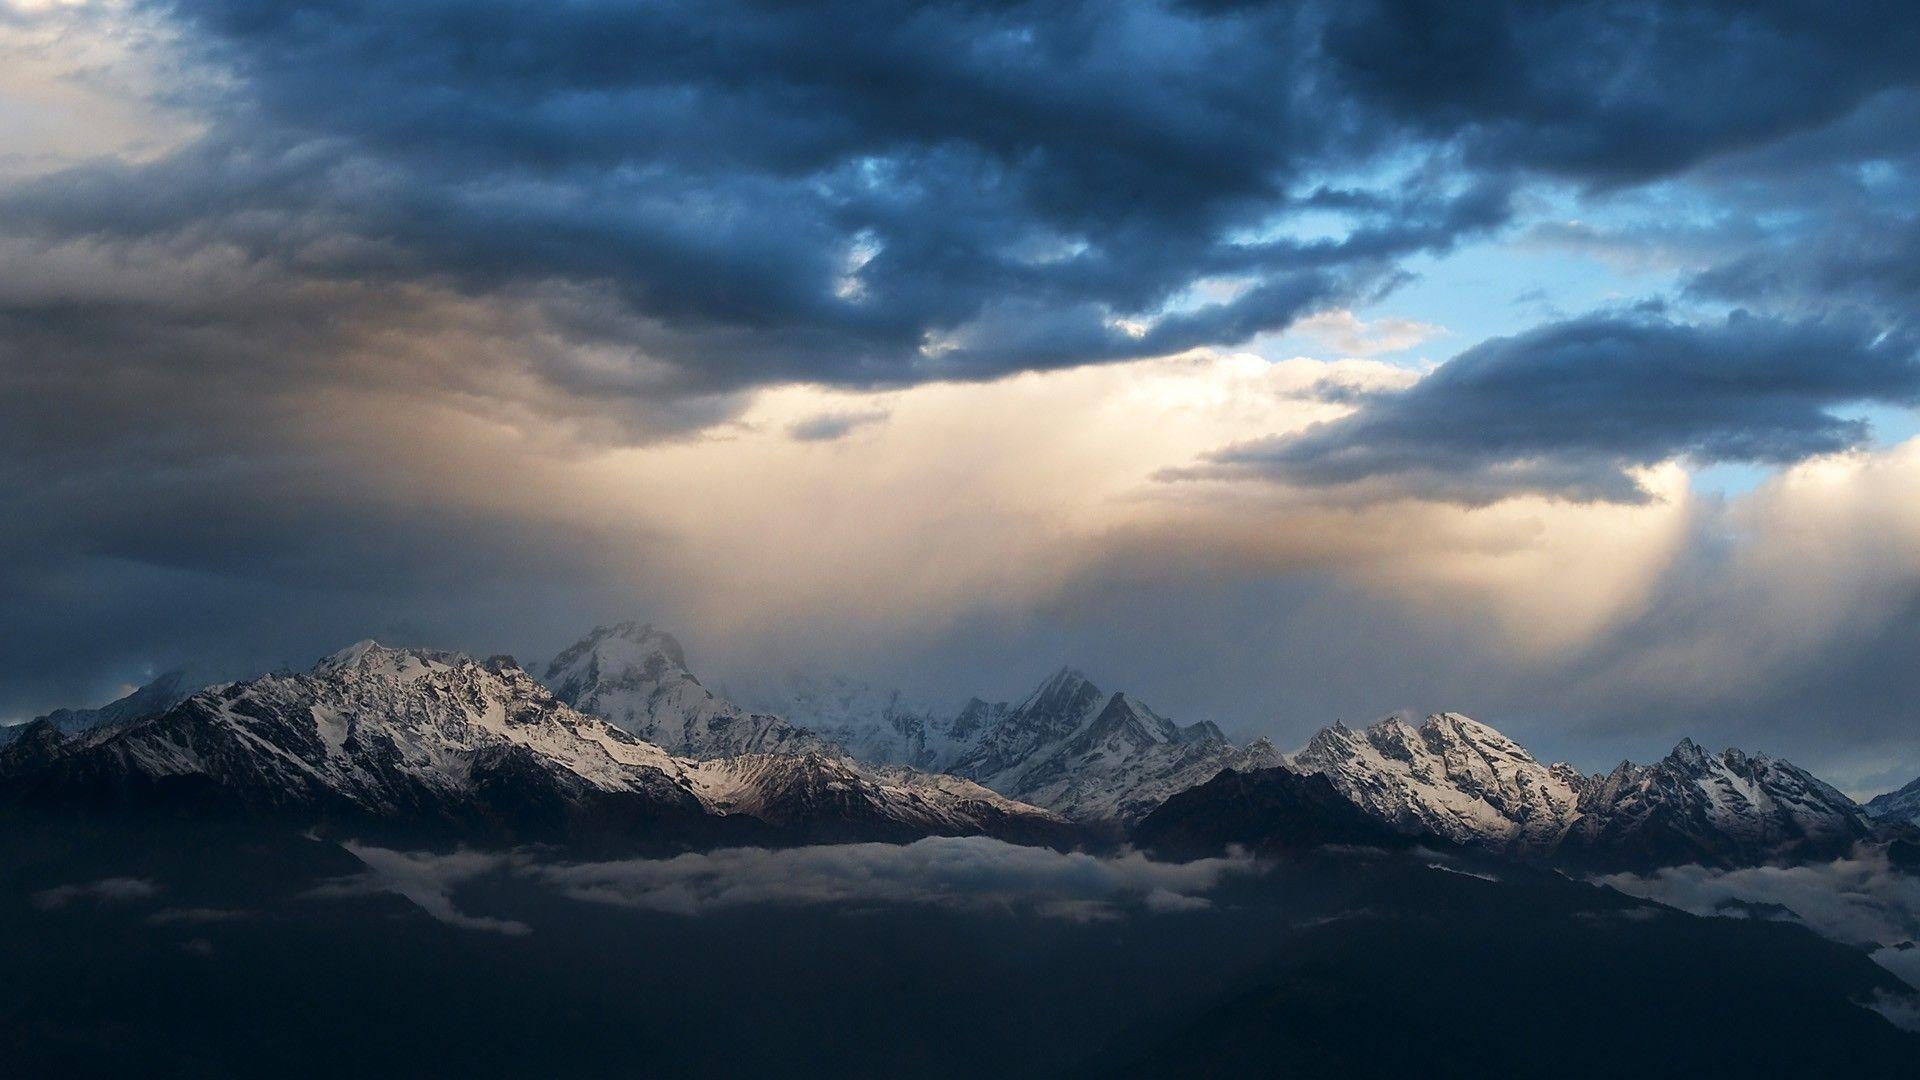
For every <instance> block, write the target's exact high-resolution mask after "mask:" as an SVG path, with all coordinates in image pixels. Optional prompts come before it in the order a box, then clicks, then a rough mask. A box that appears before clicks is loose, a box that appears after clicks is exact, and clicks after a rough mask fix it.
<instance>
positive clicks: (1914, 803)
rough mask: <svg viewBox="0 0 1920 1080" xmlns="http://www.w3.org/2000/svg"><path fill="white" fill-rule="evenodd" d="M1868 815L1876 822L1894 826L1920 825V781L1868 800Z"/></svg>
mask: <svg viewBox="0 0 1920 1080" xmlns="http://www.w3.org/2000/svg"><path fill="white" fill-rule="evenodd" d="M1866 809H1867V815H1868V816H1869V817H1872V818H1873V819H1874V820H1875V821H1884V822H1887V823H1889V824H1893V825H1920V780H1915V781H1914V782H1913V783H1911V784H1908V785H1907V786H1906V787H1903V788H1901V789H1900V790H1899V791H1889V792H1887V793H1886V794H1885V795H1875V796H1874V797H1873V798H1871V799H1868V800H1867V807H1866Z"/></svg>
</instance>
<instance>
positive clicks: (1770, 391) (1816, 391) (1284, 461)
mask: <svg viewBox="0 0 1920 1080" xmlns="http://www.w3.org/2000/svg"><path fill="white" fill-rule="evenodd" d="M1915 350H1916V342H1915V340H1914V339H1913V338H1912V337H1911V336H1909V335H1906V334H1901V333H1890V332H1882V331H1878V330H1876V329H1875V328H1874V327H1873V326H1872V325H1871V324H1867V323H1863V322H1860V321H1849V320H1842V319H1838V318H1835V319H1829V320H1820V321H1801V322H1788V321H1782V320H1777V319H1770V318H1764V317H1760V316H1754V315H1749V314H1746V313H1744V312H1735V313H1734V314H1732V315H1730V316H1728V317H1727V319H1726V320H1725V321H1723V322H1719V323H1705V324H1688V323H1679V322H1674V321H1672V320H1670V319H1667V318H1665V317H1662V316H1659V315H1653V314H1646V315H1638V316H1636V315H1613V314H1599V315H1590V316H1587V317H1584V318H1580V319H1574V320H1569V321H1567V322H1561V323H1555V324H1550V325H1547V326H1543V327H1540V328H1538V329H1535V330H1531V331H1528V332H1527V333H1525V334H1521V335H1518V336H1516V337H1511V338H1497V339H1494V340H1491V341H1488V342H1484V343H1482V344H1480V345H1476V346H1474V347H1473V348H1471V349H1469V350H1467V351H1466V352H1464V353H1461V354H1460V355H1459V356H1456V357H1454V358H1453V359H1452V360H1449V361H1448V362H1447V363H1445V364H1442V365H1441V366H1440V367H1438V368H1436V369H1435V370H1434V371H1433V372H1432V373H1431V374H1429V375H1427V376H1426V377H1424V378H1422V379H1421V380H1420V381H1419V382H1418V383H1416V384H1415V385H1413V386H1411V387H1409V388H1407V389H1406V390H1404V391H1401V392H1399V393H1397V394H1390V395H1381V396H1378V397H1376V398H1373V399H1371V400H1368V401H1366V402H1364V403H1362V404H1361V405H1360V407H1359V408H1358V409H1356V410H1355V411H1354V412H1353V413H1352V414H1351V415H1349V416H1345V417H1342V418H1340V419H1338V420H1332V421H1328V422H1326V423H1324V424H1321V425H1319V426H1317V427H1315V428H1312V429H1310V430H1308V431H1305V432H1302V433H1300V434H1298V435H1292V436H1282V437H1278V438H1272V439H1265V440H1258V441H1254V442H1249V443H1242V444H1239V445H1236V446H1232V447H1229V448H1228V449H1225V450H1221V451H1218V452H1216V453H1214V454H1212V455H1211V456H1210V457H1209V459H1208V461H1207V464H1205V465H1203V466H1201V467H1199V468H1198V469H1195V470H1190V471H1188V472H1186V473H1184V474H1177V475H1185V476H1201V477H1209V476H1220V477H1229V478H1231V477H1243V476H1244V477H1259V478H1264V479H1268V480H1272V481H1276V482H1280V483H1287V484H1294V485H1301V486H1308V487H1341V488H1356V489H1363V490H1365V491H1368V492H1372V493H1376V494H1378V495H1380V496H1383V497H1420V498H1433V499H1448V500H1458V501H1461V502H1466V503H1469V504H1484V503H1490V502H1495V501H1498V500H1500V499H1502V498H1506V497H1508V496H1511V495H1513V494H1516V493H1521V492H1533V493H1540V494H1546V495H1552V496H1556V497H1561V498H1567V499H1573V500H1580V501H1586V500H1605V501H1616V502H1634V501H1640V500H1643V499H1645V498H1647V497H1648V496H1649V492H1648V491H1647V489H1646V487H1645V486H1644V484H1643V483H1642V481H1641V479H1640V478H1639V476H1637V475H1636V470H1641V469H1646V468H1648V467H1650V466H1653V465H1656V464H1658V463H1661V462H1665V461H1669V460H1673V459H1675V458H1685V459H1687V460H1689V461H1692V462H1696V463H1703V464H1705V463H1717V462H1758V463H1764V464H1773V465H1778V464H1785V463H1791V462H1796V461H1801V460H1804V459H1806V458H1810V457H1815V456H1818V455H1821V454H1831V453H1835V452H1838V451H1841V450H1846V449H1849V448H1851V447H1854V446H1857V445H1859V444H1860V443H1862V442H1863V441H1864V440H1865V439H1866V437H1867V433H1868V429H1867V426H1866V424H1865V423H1864V422H1863V421H1860V420H1856V419H1845V418H1842V417H1840V416H1838V415H1836V414H1835V413H1834V411H1833V410H1834V409H1836V408H1838V407H1841V406H1845V405H1851V404H1855V403H1859V402H1882V403H1887V404H1893V405H1906V406H1911V405H1915V404H1920V357H1916V353H1915Z"/></svg>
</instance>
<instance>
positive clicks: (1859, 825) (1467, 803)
mask: <svg viewBox="0 0 1920 1080" xmlns="http://www.w3.org/2000/svg"><path fill="white" fill-rule="evenodd" d="M1293 764H1294V766H1295V767H1296V768H1299V769H1301V770H1303V771H1308V772H1320V773H1324V774H1326V775H1327V777H1328V778H1329V779H1330V780H1332V781H1333V783H1334V785H1335V786H1336V787H1337V788H1339V789H1340V791H1341V793H1342V794H1344V795H1346V796H1347V797H1348V798H1349V799H1351V800H1352V801H1353V802H1355V803H1357V804H1358V805H1360V806H1361V807H1362V808H1363V809H1365V810H1367V811H1368V812H1370V813H1372V814H1374V815H1375V816H1376V817H1378V818H1380V819H1381V820H1383V821H1386V822H1387V823H1389V824H1392V825H1395V826H1396V827H1399V828H1403V829H1409V830H1421V831H1426V832H1431V833H1433V834H1435V835H1438V836H1441V837H1444V838H1446V839H1449V840H1453V841H1456V842H1459V843H1465V844H1472V845H1476V846H1480V847H1486V848H1491V849H1494V850H1498V851H1504V852H1508V853H1512V854H1519V855H1527V856H1560V857H1565V858H1567V859H1569V860H1572V861H1585V862H1596V863H1608V864H1628V863H1637V864H1643V865H1659V864H1663V863H1673V862H1688V861H1704V862H1721V863H1734V862H1752V861H1757V860H1761V859H1765V858H1768V857H1771V856H1772V855H1775V854H1782V853H1795V852H1838V851H1844V850H1845V849H1846V847H1847V845H1848V844H1850V843H1852V841H1854V840H1856V839H1858V838H1859V837H1861V836H1864V835H1865V834H1866V832H1867V825H1866V820H1865V817H1864V815H1863V813H1862V812H1861V811H1860V808H1859V807H1857V806H1855V805H1854V804H1853V802H1852V801H1851V800H1850V799H1848V798H1847V797H1846V796H1845V795H1843V794H1841V793H1840V792H1839V791H1837V790H1835V789H1834V788H1832V787H1830V786H1829V785H1827V784H1825V783H1822V782H1821V781H1820V780H1818V779H1816V778H1815V777H1813V776H1812V775H1811V774H1809V773H1808V772H1806V770H1804V769H1801V768H1799V767H1797V766H1795V765H1793V764H1791V763H1789V762H1784V761H1779V760H1776V759H1773V758H1769V757H1767V756H1766V755H1764V754H1753V755H1749V754H1746V753H1744V752H1742V751H1740V750H1733V749H1730V750H1726V751H1723V752H1721V753H1720V754H1717V755H1716V754H1712V753H1709V752H1708V751H1707V750H1706V749H1705V748H1703V747H1701V746H1700V745H1699V744H1698V743H1696V742H1694V741H1693V740H1692V739H1682V740H1681V741H1680V743H1679V745H1677V746H1675V747H1674V749H1673V752H1672V753H1670V754H1668V755H1667V756H1666V757H1664V758H1662V759H1661V760H1659V761H1657V762H1654V763H1653V764H1652V765H1646V766H1640V765H1635V764H1633V763H1631V762H1622V763H1621V764H1620V765H1619V766H1618V767H1616V768H1615V769H1613V770H1612V771H1611V772H1609V773H1607V774H1605V775H1594V776H1583V775H1581V773H1580V771H1579V770H1578V769H1575V768H1574V767H1573V766H1571V765H1568V764H1566V763H1565V762H1556V763H1555V764H1553V765H1550V766H1543V765H1541V764H1540V762H1539V761H1538V760H1536V759H1535V758H1534V757H1533V755H1532V754H1530V753H1528V752H1527V750H1526V749H1525V748H1524V747H1522V746H1521V745H1520V744H1518V743H1516V742H1514V741H1513V740H1512V739H1509V738H1508V737H1507V736H1505V735H1503V734H1501V733H1500V732H1499V731H1498V730H1496V729H1494V728H1492V727H1490V726H1488V725H1486V724H1483V723H1480V722H1479V721H1476V720H1473V719H1471V718H1469V717H1466V716H1462V715H1460V714H1458V713H1437V714H1435V715H1433V716H1429V717H1428V718H1426V719H1425V720H1424V721H1422V722H1421V723H1420V724H1419V725H1418V726H1417V727H1415V726H1413V725H1411V724H1409V723H1407V722H1406V720H1405V719H1404V718H1402V717H1399V716H1390V717H1387V718H1385V719H1383V720H1381V721H1379V722H1378V723H1375V724H1373V725H1370V726H1369V727H1367V728H1366V729H1365V731H1363V732H1354V731H1352V730H1351V729H1349V728H1347V727H1346V726H1345V725H1342V724H1334V725H1333V726H1331V727H1328V728H1324V729H1322V730H1321V731H1320V732H1319V733H1317V734H1316V735H1314V737H1313V739H1312V740H1310V741H1309V742H1308V744H1307V746H1306V748H1305V749H1304V750H1302V751H1301V752H1300V753H1299V754H1297V755H1295V756H1294V758H1293Z"/></svg>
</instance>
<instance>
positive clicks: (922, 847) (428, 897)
mask: <svg viewBox="0 0 1920 1080" xmlns="http://www.w3.org/2000/svg"><path fill="white" fill-rule="evenodd" d="M348 850H350V851H352V852H353V854H354V855H355V856H356V857H358V858H359V859H360V860H361V861H362V862H364V863H366V864H367V872H366V873H365V874H363V875H360V876H358V877H353V878H347V879H342V880H339V881H335V882H332V883H329V884H328V885H326V886H323V887H322V889H321V890H319V891H318V892H317V893H316V895H319V896H331V897H342V896H362V895H368V894H371V893H378V892H392V893H397V894H399V895H401V896H404V897H406V898H407V899H408V900H411V901H413V902H414V903H415V904H417V905H419V906H420V908H421V909H422V910H423V911H425V912H426V913H427V914H429V915H431V916H433V917H434V918H436V919H438V920H440V921H441V922H444V923H447V924H448V925H451V926H458V927H462V928H464V929H470V930H484V931H493V932H497V933H506V934H525V933H530V932H531V928H530V927H528V926H527V925H526V924H524V923H520V922H515V921H512V920H502V919H495V918H489V917H484V916H474V915H469V914H466V913H464V912H462V911H460V910H459V909H458V908H457V907H455V905H454V903H453V900H452V894H453V892H454V891H455V890H456V889H457V888H458V887H460V886H461V885H462V884H464V883H467V882H469V881H472V880H473V879H475V878H477V877H480V876H482V875H486V874H494V873H506V874H513V875H516V876H519V877H522V878H525V879H530V880H534V881H537V882H540V883H542V884H544V885H546V886H547V887H550V888H552V889H553V890H555V891H556V892H558V893H559V894H560V895H562V896H566V897H569V898H571V899H574V900H580V901H584V902H587V903H595V904H611V905H615V906H618V907H628V908H635V909H639V910H644V911H656V912H663V913H666V914H670V915H687V916H695V915H701V914H704V913H707V912H711V911H721V910H727V909H730V908H739V907H754V906H761V905H776V906H792V905H807V906H814V905H823V906H828V907H832V908H836V909H839V910H843V911H848V912H857V911H859V910H861V909H862V908H873V907H879V906H888V905H901V904H909V905H922V904H924V905H933V906H937V907H947V908H957V909H964V910H968V911H987V912H992V911H1004V912H1008V913H1020V914H1037V915H1040V916H1043V917H1047V918H1060V919H1068V920H1072V921H1075V922H1086V921H1091V920H1102V919H1112V918H1119V917H1122V916H1124V915H1128V914H1140V913H1147V914H1167V913H1172V912H1180V911H1190V910H1194V909H1198V908H1205V907H1207V906H1209V905H1210V903H1211V901H1209V900H1208V899H1207V896H1206V894H1207V893H1208V892H1211V891H1212V890H1213V889H1214V888H1215V887H1216V886H1218V885H1219V884H1220V883H1221V882H1222V881H1223V880H1224V879H1226V878H1227V877H1229V876H1230V875H1236V874H1241V875H1244V874H1250V873H1255V872H1257V871H1258V870H1259V867H1258V866H1257V865H1256V864H1255V863H1254V861H1253V860H1252V859H1251V858H1250V857H1246V856H1236V857H1234V858H1221V859H1201V860H1198V861H1195V862H1191V863H1161V862H1155V861H1153V860H1151V859H1148V858H1147V857H1146V856H1144V855H1140V854H1137V853H1127V854H1124V855H1118V856H1108V857H1101V856H1094V855H1087V854H1083V853H1078V852H1072V853H1068V852H1058V851H1050V850H1047V849H1045V848H1032V847H1020V846H1018V845H1014V844H1007V843H1003V842H1001V841H998V840H991V839H988V838H986V837H979V836H970V837H932V838H928V839H924V840H918V841H915V842H914V843H911V844H838V845H832V846H823V847H802V848H785V849H778V850H769V849H765V848H728V849H722V850H718V851H711V852H702V853H691V854H686V855H678V856H675V857H673V858H668V859H629V860H622V861H618V862H598V863H551V862H546V861H543V860H541V859H540V858H539V857H538V856H537V855H536V854H533V853H515V854H507V855H495V854H485V853H481V852H469V851H463V852H458V853H455V854H451V855H436V854H432V853H427V852H400V851H389V850H387V849H384V848H373V847H366V846H363V845H351V844H350V845H348Z"/></svg>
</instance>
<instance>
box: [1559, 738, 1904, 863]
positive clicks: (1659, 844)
mask: <svg viewBox="0 0 1920 1080" xmlns="http://www.w3.org/2000/svg"><path fill="white" fill-rule="evenodd" d="M1580 811H1581V816H1580V819H1579V820H1578V821H1576V822H1574V823H1573V827H1572V828H1571V829H1569V830H1568V834H1567V836H1566V838H1565V839H1564V840H1563V841H1562V842H1561V844H1560V849H1559V854H1560V855H1561V857H1562V858H1563V859H1566V860H1568V861H1573V862H1593V863H1598V864H1606V865H1620V864H1631V863H1638V864H1639V865H1640V866H1662V865H1671V864H1677V863H1688V862H1698V863H1703V864H1706V865H1710V866H1711V865H1720V866H1738V865H1747V864H1752V863H1757V862H1765V861H1769V860H1775V859H1793V858H1830V857H1833V856H1837V855H1841V854H1844V853H1845V852H1846V851H1847V850H1848V849H1849V848H1851V847H1852V846H1853V844H1854V843H1855V842H1856V841H1859V840H1861V839H1863V838H1865V837H1866V836H1867V835H1869V833H1871V832H1872V823H1871V821H1870V819H1869V818H1868V817H1867V815H1866V812H1865V811H1863V810H1862V809H1861V808H1860V807H1859V806H1858V805H1857V804H1855V803H1854V801H1853V800H1852V799H1849V798H1847V797H1846V796H1845V795H1843V794H1841V793H1840V792H1839V791H1838V790H1836V789H1835V788H1833V787H1832V786H1830V785H1828V784H1826V783H1825V782H1823V781H1821V780H1820V779H1818V778H1817V777H1815V776H1813V775H1812V774H1811V773H1809V772H1807V771H1806V770H1805V769H1802V768H1800V767H1799V766H1797V765H1794V764H1792V763H1791V762H1786V761H1779V760H1775V759H1773V758H1769V757H1767V756H1766V755H1764V754H1754V755H1748V754H1746V753H1743V752H1742V751H1739V750H1733V749H1729V750H1725V751H1722V752H1721V753H1720V754H1718V755H1714V754H1709V753H1707V752H1706V751H1705V750H1703V749H1701V748H1700V747H1699V746H1698V745H1696V744H1695V743H1694V742H1693V740H1691V739H1682V740H1681V742H1680V745H1679V746H1676V747H1675V748H1674V750H1673V752H1672V753H1671V754H1668V755H1667V756H1666V757H1665V758H1662V759H1661V760H1659V761H1656V762H1654V763H1653V764H1651V765H1647V766H1637V765H1634V764H1632V763H1630V762H1623V763H1621V765H1620V766H1619V767H1618V768H1616V769H1614V771H1613V772H1611V773H1609V774H1607V775H1606V776H1604V777H1601V776H1595V777H1591V778H1589V779H1588V780H1587V781H1586V783H1585V785H1584V786H1583V788H1582V791H1581V795H1580Z"/></svg>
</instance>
